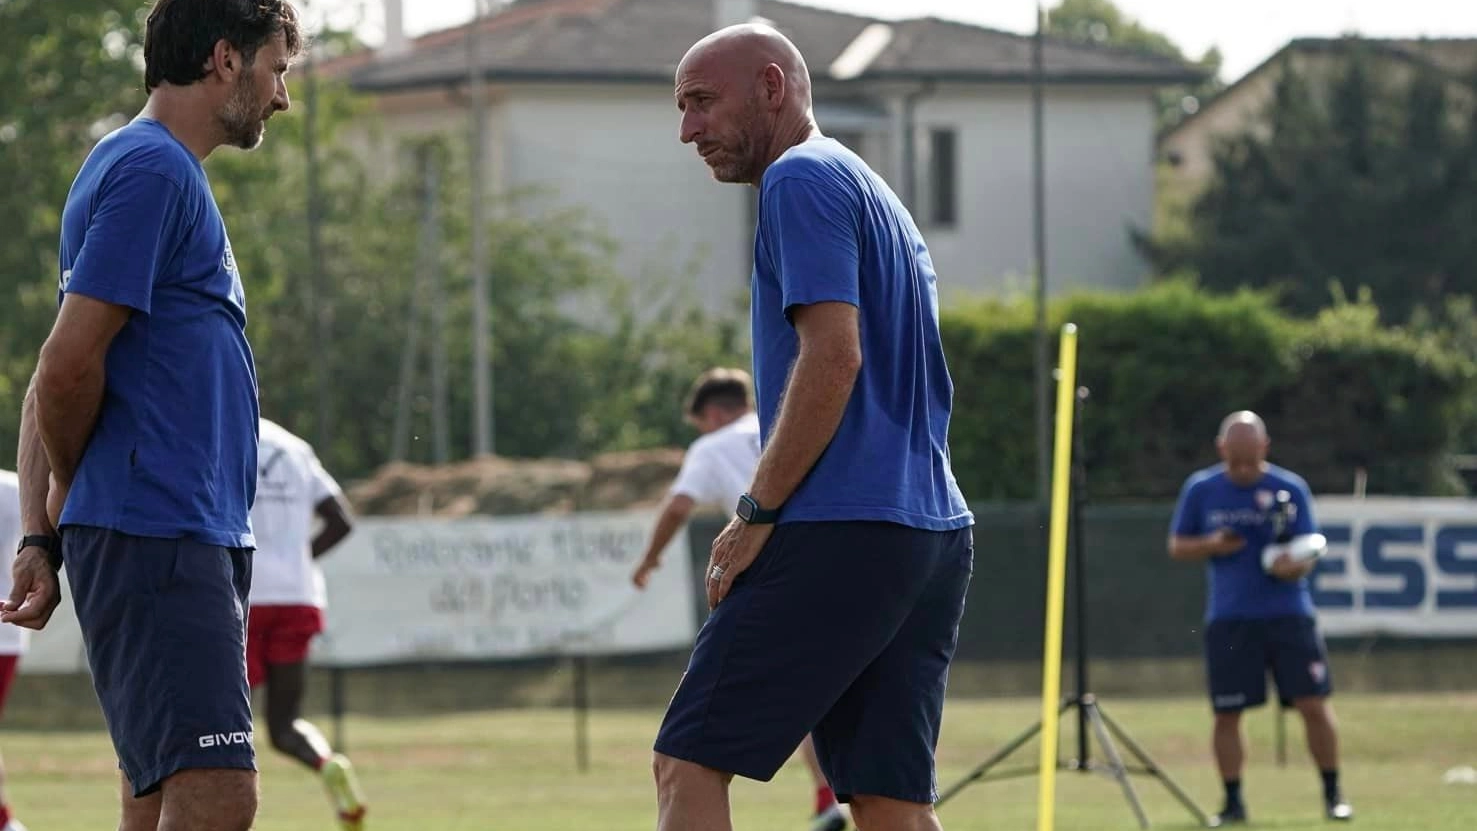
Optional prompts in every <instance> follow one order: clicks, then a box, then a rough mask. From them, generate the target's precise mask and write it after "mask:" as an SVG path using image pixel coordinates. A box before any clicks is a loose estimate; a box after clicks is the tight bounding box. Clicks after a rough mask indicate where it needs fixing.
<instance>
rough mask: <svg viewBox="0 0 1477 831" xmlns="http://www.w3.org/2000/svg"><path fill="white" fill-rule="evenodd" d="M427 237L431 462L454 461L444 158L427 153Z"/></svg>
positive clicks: (433, 151)
mask: <svg viewBox="0 0 1477 831" xmlns="http://www.w3.org/2000/svg"><path fill="white" fill-rule="evenodd" d="M426 165H427V168H428V169H427V171H426V189H427V195H426V222H427V227H426V233H427V240H426V242H427V246H428V251H429V254H428V256H427V258H426V268H427V271H428V274H427V279H428V280H429V282H430V287H431V451H432V452H431V460H432V461H433V462H435V463H436V464H438V465H444V464H446V463H447V462H449V461H451V439H450V437H449V430H448V428H447V422H446V285H445V276H444V275H443V274H442V273H441V254H440V252H441V214H440V206H441V158H440V156H439V155H438V154H437V152H436V151H435V150H434V149H429V148H428V151H427V153H426Z"/></svg>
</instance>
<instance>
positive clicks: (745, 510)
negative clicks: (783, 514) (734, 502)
mask: <svg viewBox="0 0 1477 831" xmlns="http://www.w3.org/2000/svg"><path fill="white" fill-rule="evenodd" d="M734 513H736V514H738V518H739V519H741V520H743V521H744V522H747V523H749V524H750V525H773V524H774V522H775V521H776V520H778V519H779V518H780V509H779V508H767V509H766V508H761V507H759V503H758V502H755V501H754V497H752V496H749V495H748V494H747V493H746V494H744V495H743V496H740V497H739V500H738V507H737V508H735V509H734Z"/></svg>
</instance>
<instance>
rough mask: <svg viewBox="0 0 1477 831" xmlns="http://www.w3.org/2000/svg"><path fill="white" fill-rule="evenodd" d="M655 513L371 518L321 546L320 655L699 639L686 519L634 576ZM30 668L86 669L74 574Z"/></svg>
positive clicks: (526, 652)
mask: <svg viewBox="0 0 1477 831" xmlns="http://www.w3.org/2000/svg"><path fill="white" fill-rule="evenodd" d="M655 519H656V514H655V513H654V512H650V511H629V512H613V513H587V514H572V515H565V516H531V517H497V518H474V519H458V520H444V519H412V518H378V517H363V518H360V519H359V520H358V521H357V522H356V523H355V527H354V532H353V533H352V534H351V535H350V536H349V537H348V538H347V539H346V540H344V542H343V543H342V544H340V545H339V546H338V547H337V548H335V549H333V550H332V551H330V552H329V553H328V554H327V555H326V556H325V557H324V558H323V560H322V564H323V572H324V578H325V580H326V582H327V584H328V615H327V618H328V621H327V623H328V627H327V631H326V632H324V633H323V635H321V636H319V638H318V639H317V640H316V641H315V642H314V644H313V652H312V655H311V657H310V660H311V661H312V663H314V664H317V665H320V666H333V665H338V666H362V665H368V664H393V663H401V662H407V661H423V660H438V661H439V660H487V659H498V658H519V657H530V656H547V655H612V654H628V653H640V652H649V651H659V650H667V649H681V648H684V647H688V646H691V645H692V640H693V638H694V637H696V635H697V631H696V624H695V622H694V614H695V613H694V608H695V607H694V603H696V595H695V590H694V587H693V578H692V567H691V563H690V560H689V556H688V539H687V532H686V530H685V529H684V530H682V531H679V532H678V534H677V536H676V537H675V538H674V539H673V540H672V542H671V544H670V545H668V546H667V550H666V552H665V553H664V554H663V557H662V567H661V568H660V569H658V570H656V571H655V572H653V573H652V575H651V580H650V582H648V583H647V585H646V589H645V590H644V591H638V590H637V589H636V587H635V586H633V585H632V584H631V574H632V572H634V571H635V570H636V564H637V563H638V562H640V560H641V555H642V553H643V552H644V551H645V548H646V543H647V540H648V539H649V538H650V537H649V535H650V532H651V527H652V523H653V521H654V520H655ZM63 580H65V571H64V572H63ZM21 671H22V672H28V673H46V674H51V673H57V674H65V673H74V672H86V671H87V655H86V651H85V650H84V648H83V645H82V632H81V630H80V629H79V628H78V626H77V618H76V615H75V614H74V613H73V612H72V603H71V592H70V589H69V588H68V587H67V585H66V583H65V582H63V585H62V602H61V605H60V606H58V607H57V610H56V613H55V614H54V615H53V616H52V618H51V621H50V623H48V624H47V626H46V629H44V630H43V631H41V632H36V633H33V634H32V636H31V640H30V648H29V650H28V651H27V653H26V656H25V657H24V658H23V659H22V661H21Z"/></svg>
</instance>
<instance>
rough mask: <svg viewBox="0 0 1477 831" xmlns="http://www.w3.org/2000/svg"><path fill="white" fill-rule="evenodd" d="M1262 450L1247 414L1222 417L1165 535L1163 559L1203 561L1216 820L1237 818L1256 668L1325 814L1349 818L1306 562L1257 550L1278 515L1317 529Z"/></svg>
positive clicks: (1260, 700)
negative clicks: (1270, 682)
mask: <svg viewBox="0 0 1477 831" xmlns="http://www.w3.org/2000/svg"><path fill="white" fill-rule="evenodd" d="M1270 446H1271V442H1270V440H1269V438H1268V436H1267V427H1266V425H1265V424H1264V423H1263V422H1262V419H1261V418H1260V417H1259V416H1258V415H1257V414H1256V413H1253V412H1249V411H1244V410H1243V411H1240V412H1235V413H1232V414H1231V415H1229V416H1227V417H1226V418H1225V420H1224V421H1223V422H1222V423H1221V428H1220V432H1219V434H1218V435H1217V437H1216V448H1217V450H1218V451H1219V453H1220V456H1221V463H1220V464H1217V465H1214V466H1212V467H1208V468H1205V469H1203V470H1200V471H1197V472H1196V473H1194V474H1192V475H1191V476H1190V477H1189V478H1188V479H1186V481H1185V484H1184V487H1183V489H1182V490H1181V492H1180V498H1179V503H1178V505H1177V506H1176V507H1175V512H1174V518H1173V520H1172V522H1171V528H1170V536H1169V555H1170V557H1172V558H1173V559H1175V560H1178V561H1182V562H1205V564H1206V579H1207V604H1206V610H1205V622H1206V626H1205V662H1206V670H1207V674H1208V676H1209V681H1210V696H1211V706H1212V708H1213V709H1214V711H1215V728H1214V734H1213V745H1214V749H1215V759H1216V766H1217V767H1218V768H1219V770H1220V774H1221V779H1222V780H1223V782H1224V784H1225V791H1226V802H1225V807H1224V808H1223V809H1222V810H1221V812H1220V813H1219V814H1218V815H1217V817H1216V821H1217V823H1218V824H1222V825H1224V824H1230V823H1239V822H1245V821H1246V818H1247V811H1246V806H1245V803H1244V802H1243V801H1242V798H1241V775H1242V769H1243V768H1244V766H1245V763H1246V738H1245V736H1244V735H1243V733H1242V730H1241V713H1242V711H1243V710H1245V709H1247V708H1251V707H1259V706H1261V705H1262V704H1264V703H1266V700H1267V673H1268V671H1270V672H1271V674H1272V677H1273V679H1274V680H1275V681H1276V683H1277V693H1278V697H1279V699H1280V703H1282V704H1291V705H1292V706H1294V707H1296V708H1297V711H1298V713H1300V714H1301V715H1302V719H1303V724H1304V726H1305V728H1306V732H1307V738H1308V750H1309V751H1310V752H1311V753H1312V755H1313V760H1314V762H1315V763H1316V764H1317V765H1318V769H1319V772H1320V774H1321V776H1322V778H1323V798H1324V811H1325V814H1326V815H1327V817H1328V818H1329V819H1333V820H1348V819H1352V818H1353V816H1354V810H1353V808H1351V807H1350V806H1349V804H1348V803H1347V802H1345V801H1344V799H1343V796H1342V794H1341V793H1340V789H1339V773H1338V766H1339V763H1338V728H1337V725H1336V724H1335V722H1334V715H1333V708H1332V707H1331V706H1330V705H1329V703H1328V697H1329V695H1331V694H1332V692H1333V679H1332V675H1331V673H1330V671H1329V667H1328V653H1327V650H1326V649H1325V648H1324V644H1323V638H1322V636H1321V635H1320V634H1319V632H1318V623H1317V617H1316V611H1315V609H1314V607H1313V598H1312V595H1311V593H1310V591H1309V588H1308V575H1309V574H1310V573H1312V570H1313V567H1314V565H1315V564H1316V560H1307V561H1305V562H1302V563H1295V562H1293V561H1292V560H1291V559H1290V558H1288V557H1287V555H1286V554H1283V555H1282V556H1280V557H1279V558H1278V559H1277V560H1276V561H1275V562H1274V563H1272V564H1271V566H1270V567H1266V566H1264V565H1263V561H1262V552H1263V549H1265V548H1266V547H1267V545H1268V544H1270V543H1273V542H1275V539H1274V537H1275V535H1276V533H1277V529H1276V523H1275V517H1276V516H1277V514H1278V512H1279V511H1286V512H1287V513H1288V514H1290V516H1289V517H1288V519H1289V520H1290V522H1288V523H1287V527H1286V531H1287V532H1288V533H1290V534H1291V535H1303V534H1312V533H1314V532H1316V531H1317V527H1318V526H1317V518H1316V517H1315V516H1314V512H1313V497H1312V494H1311V493H1310V492H1309V490H1308V485H1307V483H1306V482H1304V481H1303V479H1302V477H1300V476H1298V475H1297V474H1295V473H1293V472H1292V471H1289V470H1284V469H1283V468H1280V467H1278V466H1276V465H1273V464H1268V462H1267V451H1268V449H1269V448H1270ZM1279 495H1281V496H1279ZM1284 505H1285V506H1287V507H1286V508H1284V507H1282V506H1284Z"/></svg>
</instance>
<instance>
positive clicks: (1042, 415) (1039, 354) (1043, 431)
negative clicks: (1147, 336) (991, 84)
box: [1031, 3, 1051, 505]
mask: <svg viewBox="0 0 1477 831" xmlns="http://www.w3.org/2000/svg"><path fill="white" fill-rule="evenodd" d="M1045 29H1046V12H1045V11H1043V10H1042V8H1041V4H1040V3H1037V4H1036V37H1035V38H1034V39H1033V41H1032V49H1031V148H1032V149H1031V162H1032V165H1031V166H1032V174H1033V176H1032V178H1033V183H1032V184H1033V192H1034V205H1035V207H1034V209H1033V214H1034V216H1033V219H1034V221H1035V235H1036V500H1037V502H1038V503H1039V504H1042V505H1045V504H1046V503H1047V498H1048V495H1049V491H1048V488H1049V487H1050V483H1051V458H1050V456H1051V436H1050V432H1051V431H1050V427H1049V425H1048V424H1047V422H1048V420H1049V419H1050V409H1051V404H1050V401H1049V392H1050V391H1049V390H1048V389H1047V387H1048V386H1049V385H1050V384H1049V382H1050V373H1051V367H1050V360H1051V359H1050V357H1049V356H1048V351H1049V347H1048V344H1047V339H1046V164H1045V155H1046V151H1045V142H1044V134H1045V127H1044V123H1043V122H1044V118H1043V112H1044V110H1045V94H1044V89H1043V86H1044V76H1045V74H1046V70H1045V59H1044V57H1043V55H1042V52H1043V48H1044V40H1045V34H1046V32H1045Z"/></svg>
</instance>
